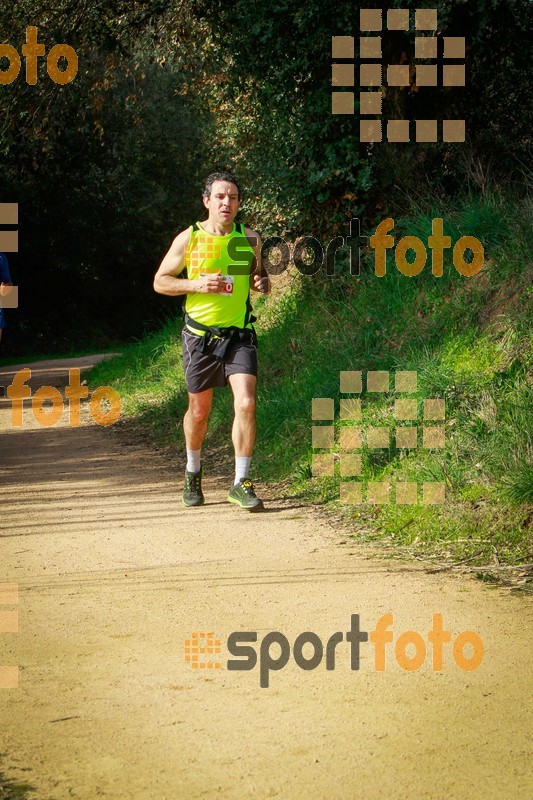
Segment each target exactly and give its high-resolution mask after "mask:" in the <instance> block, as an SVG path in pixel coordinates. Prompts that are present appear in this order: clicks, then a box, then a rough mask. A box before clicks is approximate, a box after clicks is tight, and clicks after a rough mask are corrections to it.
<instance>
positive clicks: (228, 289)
mask: <svg viewBox="0 0 533 800" xmlns="http://www.w3.org/2000/svg"><path fill="white" fill-rule="evenodd" d="M200 277H201V278H203V277H205V275H200ZM222 277H223V278H224V284H223V286H222V289H221V290H220V292H217V294H225V295H230V294H233V282H234V278H233V275H222Z"/></svg>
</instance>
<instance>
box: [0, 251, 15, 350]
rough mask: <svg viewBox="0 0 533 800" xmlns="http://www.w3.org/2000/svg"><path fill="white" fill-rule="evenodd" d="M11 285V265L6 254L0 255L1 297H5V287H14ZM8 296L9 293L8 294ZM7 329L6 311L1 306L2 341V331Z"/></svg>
mask: <svg viewBox="0 0 533 800" xmlns="http://www.w3.org/2000/svg"><path fill="white" fill-rule="evenodd" d="M12 285H13V284H12V283H11V275H10V274H9V264H8V263H7V258H6V254H5V253H0V295H3V294H4V292H3V291H2V290H3V288H4V286H12ZM6 294H7V292H6ZM5 327H6V317H5V314H4V309H3V308H2V305H1V304H0V340H1V339H2V330H3V329H4V328H5Z"/></svg>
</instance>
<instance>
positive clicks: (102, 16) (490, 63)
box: [0, 0, 532, 356]
mask: <svg viewBox="0 0 533 800" xmlns="http://www.w3.org/2000/svg"><path fill="white" fill-rule="evenodd" d="M380 6H381V7H383V8H387V7H394V6H397V7H402V6H405V3H404V2H401V0H400V2H392V3H389V4H388V6H385V5H384V4H380V3H371V2H369V3H363V7H380ZM416 6H417V7H437V8H438V14H439V28H438V33H439V36H442V35H444V34H445V35H452V36H453V35H456V36H465V37H466V42H467V52H466V75H467V86H466V88H464V89H461V88H450V89H432V88H426V89H418V90H417V87H414V86H410V87H406V88H401V89H393V90H391V89H389V90H387V95H386V99H385V111H386V112H388V113H390V114H391V116H396V117H398V116H400V115H402V116H403V115H405V116H409V117H416V116H418V115H422V116H424V117H427V118H432V117H436V118H440V119H442V118H444V117H448V116H449V117H455V118H462V117H464V118H465V119H466V125H467V142H466V143H464V144H451V145H445V144H430V145H422V144H414V143H413V144H398V145H394V144H388V143H384V144H375V145H371V146H368V145H361V144H360V143H359V141H358V134H357V126H358V116H357V114H356V115H355V116H353V117H351V116H333V115H332V114H331V62H332V58H331V37H332V36H334V35H354V36H356V37H357V35H358V27H357V26H358V14H359V8H360V4H358V3H353V2H338V1H337V0H306V1H305V2H300V1H299V0H271V2H269V3H268V4H262V3H256V2H250V0H234V2H231V3H228V2H216V1H213V0H211V1H210V2H207V0H183V1H182V2H177V1H176V0H146V1H145V2H130V1H128V2H126V0H114V2H98V0H85V1H84V0H76V2H71V1H70V0H54V2H47V1H46V0H32V2H6V3H4V4H3V8H2V15H1V18H0V41H2V42H6V43H10V44H12V45H13V46H15V47H16V48H17V50H18V51H19V52H20V51H21V48H22V44H23V42H24V41H25V38H26V37H25V31H26V28H27V27H28V26H29V25H36V26H37V27H38V30H39V40H40V41H42V42H43V43H44V44H45V45H46V49H47V51H48V50H49V49H50V48H51V47H52V46H53V45H54V44H56V43H67V44H69V45H71V46H72V47H74V48H75V49H76V51H77V53H78V56H79V72H78V75H77V77H76V78H75V80H74V81H73V82H72V83H70V84H68V85H66V86H58V85H57V84H55V83H53V82H52V81H51V80H50V78H49V77H48V75H47V72H46V65H45V59H44V58H41V59H39V63H40V66H39V79H38V82H37V84H36V85H35V86H29V85H27V84H26V82H25V80H24V62H23V68H22V71H21V73H20V75H19V77H18V79H17V80H16V81H15V82H13V83H12V84H10V85H3V86H0V119H1V126H0V153H1V156H0V201H2V202H18V203H19V236H20V252H19V253H18V254H12V255H10V264H11V267H12V273H13V279H14V282H15V283H16V284H18V285H19V286H20V307H19V309H17V310H15V311H10V312H7V313H8V324H9V334H8V335H6V336H5V337H4V340H3V343H2V349H3V353H2V355H7V356H9V355H19V354H36V353H39V352H42V353H50V354H52V353H54V352H57V351H65V350H68V349H69V348H75V349H80V348H84V347H87V348H93V347H94V348H103V347H106V346H113V345H116V344H117V343H120V342H124V341H126V340H127V339H129V338H131V337H141V336H142V335H143V333H144V332H146V331H150V330H153V329H154V328H157V327H158V326H160V325H161V322H162V321H163V320H164V319H165V317H167V316H168V315H170V314H171V313H173V312H174V311H175V301H173V300H172V299H168V298H161V297H159V296H157V295H155V294H154V292H153V290H152V287H151V283H152V277H153V274H154V272H155V270H156V268H157V266H158V264H159V262H160V260H161V258H162V256H163V255H164V253H165V251H166V249H167V247H168V246H169V244H170V241H171V240H172V238H173V236H174V235H175V234H176V233H177V232H178V231H179V230H181V229H182V228H184V227H186V226H187V225H188V224H190V223H191V222H192V221H194V220H195V219H197V218H198V217H199V215H201V213H202V211H201V189H202V185H203V178H204V177H205V175H206V174H207V173H209V172H212V171H214V170H216V169H220V168H230V169H232V170H234V171H236V173H237V174H238V175H239V176H240V179H241V182H242V185H243V186H244V188H245V195H244V199H245V203H244V206H243V208H242V212H241V218H242V219H244V220H246V221H247V223H249V224H251V225H253V226H254V227H256V229H258V230H259V231H260V232H261V233H262V234H263V235H265V234H271V233H279V234H281V235H283V236H291V237H293V238H294V237H296V236H298V235H303V234H308V235H314V236H317V237H319V238H320V237H322V238H323V239H325V240H328V239H330V238H331V237H332V236H334V235H335V234H337V233H341V234H344V235H346V233H347V232H348V223H349V220H350V219H351V218H353V217H359V218H360V219H361V220H362V223H363V226H367V227H369V226H372V225H375V224H376V223H377V221H379V219H381V218H383V217H384V216H387V215H389V214H390V215H392V216H394V215H395V214H396V213H401V211H402V209H405V208H407V207H408V205H409V204H410V203H412V202H413V201H416V198H417V197H418V195H419V194H420V193H422V192H423V193H425V194H426V195H427V192H428V191H430V192H434V194H435V197H451V196H460V195H461V194H462V193H466V192H468V191H471V190H475V191H476V192H477V193H478V194H480V195H481V196H483V194H484V193H487V192H489V191H493V190H494V189H495V188H496V189H504V190H505V191H508V192H510V193H512V194H513V195H514V196H519V195H521V194H523V193H524V192H525V191H526V190H527V185H528V180H529V175H530V166H529V165H530V160H529V158H530V157H529V148H530V144H531V107H530V98H531V91H530V81H531V67H530V64H531V52H530V51H531V48H530V41H531V16H532V4H531V3H530V2H529V0H477V2H463V0H438V2H437V1H436V0H433V2H424V3H417V4H416ZM413 40H414V30H410V31H409V33H405V34H404V33H395V34H391V35H388V36H387V37H386V40H385V41H386V50H385V53H384V55H385V58H386V59H388V61H389V63H400V62H402V61H403V62H405V61H406V60H407V61H409V60H410V61H411V62H412V61H413V55H414V46H413ZM356 57H357V53H356ZM0 66H2V67H3V68H4V69H5V68H6V66H7V64H6V62H4V63H3V64H0ZM400 112H401V113H400ZM6 334H7V332H6Z"/></svg>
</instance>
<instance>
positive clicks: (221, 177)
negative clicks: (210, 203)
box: [204, 172, 241, 198]
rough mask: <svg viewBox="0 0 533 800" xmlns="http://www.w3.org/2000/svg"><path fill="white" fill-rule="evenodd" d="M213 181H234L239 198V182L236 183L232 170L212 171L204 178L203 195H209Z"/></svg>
mask: <svg viewBox="0 0 533 800" xmlns="http://www.w3.org/2000/svg"><path fill="white" fill-rule="evenodd" d="M215 181H226V182H227V183H234V184H235V186H236V187H237V191H238V193H239V198H240V196H241V189H240V186H239V184H238V183H237V178H236V177H235V175H234V174H233V173H232V172H212V173H211V175H209V176H208V177H207V178H206V181H205V186H204V197H211V189H212V188H213V184H214V182H215Z"/></svg>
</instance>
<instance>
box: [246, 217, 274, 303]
mask: <svg viewBox="0 0 533 800" xmlns="http://www.w3.org/2000/svg"><path fill="white" fill-rule="evenodd" d="M245 232H246V236H247V239H248V241H249V242H250V244H251V245H252V247H253V249H254V262H253V267H254V269H253V272H251V273H250V289H253V291H254V292H261V294H268V293H269V292H270V278H269V277H268V274H267V273H266V272H263V271H262V268H261V238H260V236H259V234H258V233H256V232H255V231H252V230H251V229H250V228H245Z"/></svg>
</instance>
